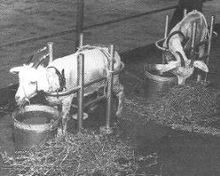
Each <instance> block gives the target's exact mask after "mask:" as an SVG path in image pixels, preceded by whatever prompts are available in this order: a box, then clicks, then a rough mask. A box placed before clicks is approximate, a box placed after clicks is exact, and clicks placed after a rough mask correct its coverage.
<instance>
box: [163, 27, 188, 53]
mask: <svg viewBox="0 0 220 176" xmlns="http://www.w3.org/2000/svg"><path fill="white" fill-rule="evenodd" d="M176 34H179V35H180V36H182V37H183V40H185V36H184V34H183V33H182V32H181V31H174V32H172V33H171V34H169V36H168V37H167V41H166V45H167V49H169V42H170V39H171V37H173V36H174V35H176Z"/></svg>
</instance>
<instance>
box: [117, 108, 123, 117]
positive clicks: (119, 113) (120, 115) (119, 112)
mask: <svg viewBox="0 0 220 176" xmlns="http://www.w3.org/2000/svg"><path fill="white" fill-rule="evenodd" d="M116 117H118V118H121V117H122V110H119V111H117V112H116Z"/></svg>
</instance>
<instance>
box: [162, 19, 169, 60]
mask: <svg viewBox="0 0 220 176" xmlns="http://www.w3.org/2000/svg"><path fill="white" fill-rule="evenodd" d="M168 25H169V16H168V15H166V22H165V29H164V39H166V38H167V36H168ZM164 63H165V58H164V57H163V56H162V64H164Z"/></svg>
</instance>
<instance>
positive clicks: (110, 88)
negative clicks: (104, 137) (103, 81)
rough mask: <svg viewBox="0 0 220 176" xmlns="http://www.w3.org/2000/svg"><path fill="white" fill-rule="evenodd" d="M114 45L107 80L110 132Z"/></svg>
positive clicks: (107, 118)
mask: <svg viewBox="0 0 220 176" xmlns="http://www.w3.org/2000/svg"><path fill="white" fill-rule="evenodd" d="M114 52H115V50H114V45H110V54H111V59H110V63H109V75H108V78H107V83H108V88H107V110H106V130H107V131H110V122H111V116H112V86H113V70H114V64H113V60H114Z"/></svg>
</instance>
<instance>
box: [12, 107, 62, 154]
mask: <svg viewBox="0 0 220 176" xmlns="http://www.w3.org/2000/svg"><path fill="white" fill-rule="evenodd" d="M12 118H13V121H14V140H15V149H16V150H23V149H28V148H31V147H33V146H36V145H41V144H43V143H45V142H46V141H47V140H48V139H51V138H53V137H55V135H56V134H57V129H58V126H59V122H60V113H59V111H58V110H56V109H55V108H52V107H50V106H45V105H28V106H25V107H24V108H22V109H19V110H16V111H15V112H13V113H12Z"/></svg>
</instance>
